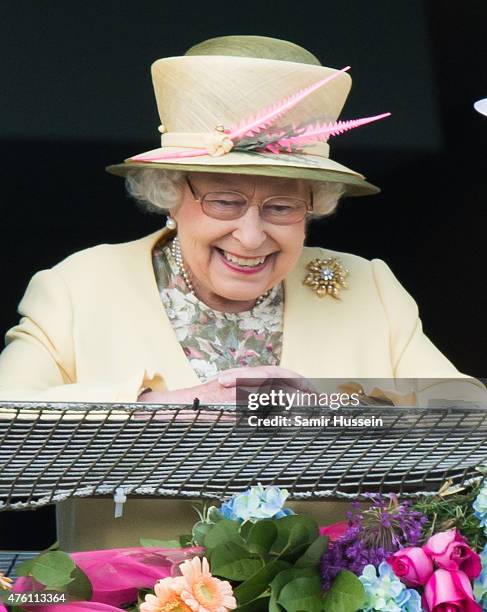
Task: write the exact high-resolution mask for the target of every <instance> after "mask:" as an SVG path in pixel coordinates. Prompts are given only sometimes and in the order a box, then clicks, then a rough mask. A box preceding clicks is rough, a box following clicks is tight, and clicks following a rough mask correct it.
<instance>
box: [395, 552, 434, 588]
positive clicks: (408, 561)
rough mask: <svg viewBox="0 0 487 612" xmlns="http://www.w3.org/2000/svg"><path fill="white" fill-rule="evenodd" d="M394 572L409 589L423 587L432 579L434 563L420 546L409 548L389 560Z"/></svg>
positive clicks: (396, 553)
mask: <svg viewBox="0 0 487 612" xmlns="http://www.w3.org/2000/svg"><path fill="white" fill-rule="evenodd" d="M387 563H389V565H390V566H391V567H392V571H393V572H394V573H395V574H396V576H397V577H398V578H400V579H401V580H402V582H404V583H405V584H407V586H409V587H417V586H423V585H424V584H426V583H427V582H428V580H429V579H430V578H431V574H432V573H433V562H432V561H431V559H430V558H429V557H428V555H427V554H426V553H425V552H424V550H423V549H422V548H419V547H418V546H409V547H407V548H402V549H401V550H398V551H397V552H395V553H394V554H393V555H392V556H390V557H389V558H388V559H387Z"/></svg>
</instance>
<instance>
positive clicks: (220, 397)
mask: <svg viewBox="0 0 487 612" xmlns="http://www.w3.org/2000/svg"><path fill="white" fill-rule="evenodd" d="M237 379H238V382H239V384H241V385H245V386H251V387H262V386H264V385H265V384H266V382H265V381H267V382H271V381H272V380H276V379H277V380H279V379H286V387H290V388H293V389H298V390H300V391H304V392H310V391H314V389H313V387H312V386H311V384H310V382H309V381H308V380H307V379H306V378H304V376H301V375H300V374H297V373H296V372H293V371H292V370H286V369H285V368H280V367H278V366H257V367H243V368H231V369H229V370H224V371H222V372H220V373H219V374H217V376H215V377H214V378H212V379H211V380H209V381H207V382H206V383H203V384H201V385H196V386H194V387H186V388H184V389H175V390H173V391H145V392H144V393H142V394H141V395H140V396H139V398H138V400H137V401H138V402H142V403H146V404H147V403H149V404H185V405H192V404H193V402H194V400H195V399H196V398H197V399H198V400H199V401H200V403H201V404H235V402H236V385H237Z"/></svg>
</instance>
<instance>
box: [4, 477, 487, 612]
mask: <svg viewBox="0 0 487 612" xmlns="http://www.w3.org/2000/svg"><path fill="white" fill-rule="evenodd" d="M287 496H288V493H287V491H285V490H282V489H279V488H277V487H272V486H270V487H263V486H262V485H258V486H255V487H251V488H250V489H249V490H248V491H246V492H244V493H240V494H237V495H234V496H233V497H232V498H231V499H230V500H228V501H226V502H224V503H223V504H222V505H221V506H220V507H214V506H211V507H203V508H202V509H199V510H198V513H199V520H198V521H197V522H196V524H195V525H194V527H193V530H192V533H191V534H187V535H183V536H181V537H180V538H179V540H175V541H170V542H164V541H159V540H141V546H140V547H137V548H120V549H113V550H101V551H92V552H79V553H71V554H69V555H68V554H66V553H64V552H62V551H59V550H55V549H53V548H51V549H48V550H46V551H44V552H42V553H41V554H40V555H39V556H38V557H36V558H35V559H33V560H29V561H27V562H24V563H23V564H21V565H20V566H18V567H17V573H18V575H19V576H20V578H18V579H17V581H16V582H15V584H13V585H12V584H11V582H10V580H9V579H8V578H6V577H2V576H1V575H0V587H1V589H3V596H2V601H3V602H4V604H5V605H2V604H0V611H1V612H6V611H7V610H28V611H30V610H36V611H37V612H81V611H87V610H91V611H93V612H97V611H98V612H122V611H124V610H125V611H130V612H136V611H140V612H169V611H171V612H227V611H229V610H238V611H240V612H267V611H269V612H322V611H324V612H354V611H358V610H362V611H366V612H372V611H375V610H378V611H381V610H383V611H388V612H396V611H397V612H400V611H405V612H416V611H421V610H426V611H428V612H461V611H466V612H474V611H482V610H484V611H487V484H486V483H484V482H483V481H480V482H477V483H475V484H473V485H471V486H469V487H468V488H466V489H463V490H460V491H456V492H454V491H452V489H451V488H450V487H449V486H448V485H446V486H445V487H443V488H442V490H440V492H439V493H438V494H437V495H436V496H433V497H422V498H420V499H418V500H416V501H415V502H414V503H412V502H409V501H401V500H399V499H398V498H397V497H396V496H395V495H389V496H371V497H370V499H369V503H368V504H366V505H365V507H361V506H360V504H358V503H352V507H351V510H350V512H349V514H348V521H346V522H343V523H337V524H334V525H329V526H326V527H321V528H320V527H319V526H318V524H317V523H316V522H315V521H314V520H312V519H311V518H309V517H306V516H303V515H297V514H294V513H293V512H292V511H291V510H290V509H288V508H286V507H285V501H286V498H287ZM1 589H0V593H1V592H2V591H1ZM5 606H7V607H5Z"/></svg>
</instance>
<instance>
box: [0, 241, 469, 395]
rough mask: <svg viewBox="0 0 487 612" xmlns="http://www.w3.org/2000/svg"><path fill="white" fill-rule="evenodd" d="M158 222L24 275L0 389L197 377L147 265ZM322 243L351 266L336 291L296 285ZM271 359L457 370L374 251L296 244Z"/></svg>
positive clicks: (314, 370) (308, 367)
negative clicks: (139, 234)
mask: <svg viewBox="0 0 487 612" xmlns="http://www.w3.org/2000/svg"><path fill="white" fill-rule="evenodd" d="M165 232H166V230H163V231H162V232H156V233H154V234H151V235H150V236H147V237H145V238H142V239H140V240H136V241H134V242H129V243H126V244H117V245H100V246H96V247H94V248H91V249H87V250H85V251H82V252H79V253H76V254H74V255H72V256H71V257H68V258H67V259H66V260H64V261H63V262H61V263H60V264H58V265H56V266H54V267H53V268H52V269H50V270H44V271H42V272H38V273H37V274H36V275H35V276H34V277H33V278H32V280H31V282H30V284H29V286H28V288H27V291H26V293H25V295H24V297H23V299H22V301H21V303H20V305H19V313H20V314H21V316H22V319H21V321H20V323H19V325H17V326H15V327H13V328H12V329H11V330H10V331H9V332H8V333H7V337H6V341H7V347H6V349H5V350H4V351H3V353H2V354H1V356H0V399H3V400H33V401H83V402H90V401H97V402H102V401H105V402H134V401H135V400H136V399H137V394H138V392H139V390H140V389H141V388H142V387H145V386H151V387H152V388H155V389H178V388H182V387H189V386H193V385H197V384H199V382H200V381H199V379H198V378H197V376H196V374H195V372H194V371H193V369H192V368H191V366H190V365H189V362H188V361H187V359H186V357H185V355H184V352H183V350H182V348H181V346H180V344H179V342H178V341H177V338H176V336H175V334H174V332H173V331H172V328H171V325H170V322H169V319H168V317H167V316H166V314H165V311H164V308H163V306H162V303H161V299H160V296H159V293H158V289H157V285H156V281H155V277H154V272H153V269H152V263H151V251H152V247H153V246H154V244H155V243H156V242H157V240H158V239H159V238H160V237H161V236H164V235H165ZM329 255H338V256H339V257H340V258H341V260H342V262H343V264H344V265H345V267H346V268H348V269H349V270H350V275H349V285H350V288H349V289H348V290H343V291H342V299H341V300H340V301H337V300H334V299H332V298H329V297H326V298H319V297H318V296H316V294H315V293H314V292H313V291H312V290H311V289H309V288H308V287H305V286H303V285H302V279H303V278H304V275H305V266H306V264H307V263H308V262H309V261H310V260H311V259H313V258H315V257H325V256H329ZM281 366H282V367H284V368H289V369H290V370H294V371H296V372H299V373H300V374H302V375H304V376H307V377H311V378H312V377H314V378H328V377H330V378H335V377H336V378H343V377H347V378H401V377H403V378H407V377H410V378H425V377H427V378H439V379H445V378H452V377H458V376H461V375H460V374H459V372H458V371H457V370H456V369H455V367H454V366H453V365H452V364H451V363H450V362H449V361H448V359H446V357H444V356H443V355H442V354H441V353H440V351H439V350H438V349H436V348H435V347H434V345H433V344H432V343H431V342H430V341H429V340H428V338H426V336H425V335H424V334H423V331H422V327H421V321H420V319H419V318H418V309H417V306H416V303H415V302H414V300H413V299H412V298H411V297H410V296H409V295H408V293H407V292H406V291H405V290H404V289H403V288H402V287H401V285H400V284H399V283H398V281H397V280H396V278H395V277H394V276H393V274H392V273H391V271H390V269H389V268H388V267H387V265H386V264H385V263H384V262H383V261H381V260H377V259H376V260H373V261H371V262H370V261H367V260H365V259H362V258H361V257H357V256H355V255H349V254H346V253H334V252H331V251H325V250H323V249H319V248H305V249H304V250H303V254H302V256H301V259H300V260H299V262H298V264H297V266H296V267H295V269H294V270H293V271H292V272H291V273H290V274H289V276H288V277H287V278H286V280H285V311H284V333H283V349H282V358H281Z"/></svg>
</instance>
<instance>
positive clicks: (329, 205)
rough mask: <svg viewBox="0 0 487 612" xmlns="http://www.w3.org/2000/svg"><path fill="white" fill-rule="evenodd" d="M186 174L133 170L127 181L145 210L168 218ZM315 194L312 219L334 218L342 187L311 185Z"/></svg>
mask: <svg viewBox="0 0 487 612" xmlns="http://www.w3.org/2000/svg"><path fill="white" fill-rule="evenodd" d="M185 176H186V174H185V173H184V172H181V171H180V170H164V169H162V168H160V169H158V168H154V169H153V168H141V169H139V170H130V171H129V172H128V174H127V177H126V179H125V186H126V189H127V192H128V194H129V195H130V196H131V197H132V198H134V199H135V200H136V201H137V202H138V203H139V204H140V205H141V207H142V208H143V209H145V210H147V211H149V212H154V213H159V214H166V213H167V212H168V211H170V209H171V208H175V207H176V206H178V205H179V203H180V202H181V196H182V190H183V185H184V179H185ZM308 183H309V184H310V185H311V189H312V190H313V205H314V206H313V214H312V215H310V217H312V218H313V217H314V218H316V217H323V216H326V215H331V214H332V213H333V212H334V210H335V209H336V207H337V205H338V200H339V199H340V197H341V196H342V195H343V194H344V193H345V187H344V185H343V183H331V182H324V181H308Z"/></svg>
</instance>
